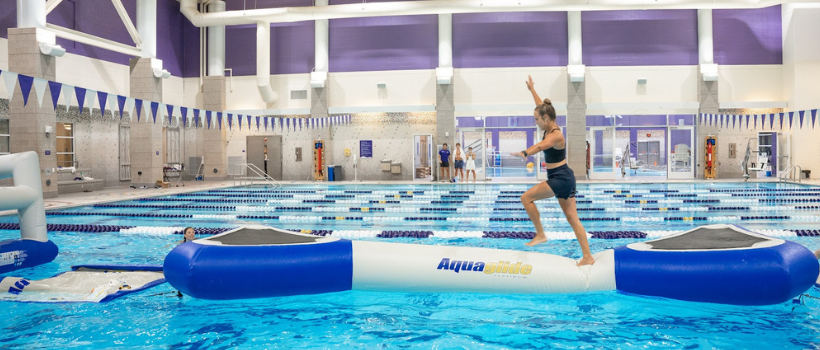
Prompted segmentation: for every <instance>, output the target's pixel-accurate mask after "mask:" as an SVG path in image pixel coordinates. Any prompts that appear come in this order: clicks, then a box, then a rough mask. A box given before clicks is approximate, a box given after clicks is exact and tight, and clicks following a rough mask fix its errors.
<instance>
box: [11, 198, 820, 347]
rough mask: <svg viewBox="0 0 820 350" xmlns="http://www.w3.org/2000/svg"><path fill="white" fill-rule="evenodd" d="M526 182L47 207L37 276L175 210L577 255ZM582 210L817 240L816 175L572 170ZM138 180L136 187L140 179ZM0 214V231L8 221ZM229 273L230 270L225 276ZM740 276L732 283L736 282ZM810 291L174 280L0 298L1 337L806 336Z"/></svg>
mask: <svg viewBox="0 0 820 350" xmlns="http://www.w3.org/2000/svg"><path fill="white" fill-rule="evenodd" d="M528 188H529V185H525V184H510V185H483V184H482V185H462V184H459V185H332V186H328V185H288V186H284V187H281V188H266V187H233V188H226V189H215V190H209V191H202V192H195V193H184V194H178V195H170V196H160V197H146V198H142V199H139V200H131V201H121V202H111V203H103V204H97V205H92V206H83V207H75V208H71V209H65V210H60V211H53V212H48V213H47V221H48V224H49V237H50V238H51V239H52V240H53V241H54V242H55V243H56V244H57V245H58V246H59V247H60V255H59V256H58V257H57V259H56V260H55V261H54V262H53V263H50V264H46V265H42V266H39V267H36V268H31V269H26V270H20V271H16V272H15V273H13V274H12V275H14V276H21V277H27V278H32V279H37V278H46V277H50V276H53V275H55V274H57V273H60V272H63V271H67V270H69V269H70V267H71V266H72V265H83V264H102V265H162V263H163V259H164V257H165V255H166V254H167V253H168V252H169V251H170V250H171V249H172V248H173V247H174V246H175V245H176V244H177V242H178V241H179V240H180V239H181V235H180V234H178V233H179V231H181V229H182V228H184V227H186V226H192V227H195V228H196V229H197V230H198V232H200V233H205V234H213V233H218V232H222V231H224V230H227V229H230V228H235V227H238V226H241V225H246V224H264V225H270V226H274V227H280V228H284V229H290V230H296V231H300V232H306V233H312V234H318V235H331V236H337V237H342V238H348V239H354V240H371V241H386V242H400V243H413V244H428V245H448V246H468V247H486V248H497V249H512V250H523V251H537V252H544V253H550V254H556V255H561V256H566V257H570V258H575V259H577V258H580V250H579V249H578V244H577V242H576V241H575V240H574V235H573V233H572V230H571V228H570V226H569V225H568V224H567V223H566V220H565V219H564V217H563V214H562V212H561V210H560V208H559V206H558V203H557V201H556V200H554V199H551V200H544V201H540V202H539V203H538V207H539V209H540V211H541V214H542V221H543V223H544V225H545V230H546V232H547V236H548V237H549V238H550V239H551V240H550V242H547V243H545V244H542V245H539V246H536V247H526V246H524V243H525V242H527V240H528V239H530V238H531V237H532V234H533V232H532V231H533V227H532V224H531V223H530V221H529V220H528V219H527V216H526V213H525V212H524V211H523V208H522V206H521V204H520V201H519V196H520V195H521V193H523V191H526V190H527V189H528ZM578 190H579V193H578V196H577V202H578V213H579V216H580V217H581V220H582V222H583V223H584V226H585V227H586V229H587V231H588V232H589V233H590V235H591V239H590V246H591V250H592V251H593V252H598V251H601V250H604V249H608V248H612V247H616V246H621V245H624V244H628V243H632V242H637V241H641V240H643V239H649V238H655V237H664V236H668V235H671V234H674V233H678V232H682V231H685V230H688V229H691V228H693V227H696V226H700V225H706V224H715V223H731V224H737V225H740V226H743V227H745V228H748V229H751V230H754V231H758V232H762V233H765V234H767V235H771V236H776V237H780V238H784V239H788V240H792V241H795V242H798V243H800V244H803V245H804V246H806V247H807V248H809V249H811V250H816V249H818V248H820V238H817V237H814V236H817V235H820V230H818V226H820V217H819V216H818V215H817V214H818V211H820V188H817V187H809V186H802V185H794V184H775V183H711V184H689V183H687V184H628V185H627V184H583V185H579V187H578ZM150 193H151V192H150V191H146V194H147V195H148V194H150ZM16 222H17V217H16V216H4V217H0V239H12V238H17V237H19V233H18V231H15V230H13V229H14V228H15V225H16ZM237 288H242V286H237ZM738 293H743V291H738ZM817 298H820V290H819V289H818V288H817V287H813V288H812V289H810V290H809V291H808V292H807V294H806V295H804V296H803V297H801V299H800V300H799V301H795V302H791V303H784V304H780V305H774V306H765V307H741V306H729V305H717V304H705V303H692V302H683V301H676V300H669V299H662V298H648V297H640V296H634V295H627V294H622V293H617V292H593V293H584V294H570V295H497V294H495V295H494V294H461V293H452V294H447V293H442V294H429V293H382V292H363V291H349V292H340V293H330V294H321V295H306V296H291V297H280V298H268V299H254V300H233V301H209V300H199V299H194V298H192V297H187V296H186V297H182V298H179V297H177V296H176V293H175V290H174V289H173V287H171V286H170V285H168V284H163V285H160V286H158V287H155V288H153V289H149V290H146V291H143V292H141V293H137V294H132V295H129V296H126V297H123V298H120V299H116V300H114V301H112V302H109V303H106V304H70V303H57V304H40V303H16V302H2V304H3V306H4V307H5V309H6V310H7V311H6V317H5V318H4V320H3V321H2V322H0V323H1V324H2V327H3V329H4V336H3V338H2V339H1V340H0V344H2V348H26V349H30V348H40V347H46V346H49V347H60V348H69V347H73V348H90V347H94V348H107V347H129V348H134V347H145V348H172V349H197V348H215V349H227V348H236V347H241V348H260V349H270V348H288V349H316V348H423V349H431V348H436V349H496V348H503V349H531V348H546V347H550V348H596V349H597V348H619V349H624V348H685V349H695V348H749V347H754V348H775V347H777V348H813V347H817V346H820V335H818V334H820V320H818V316H817V315H818V313H820V300H818V299H817Z"/></svg>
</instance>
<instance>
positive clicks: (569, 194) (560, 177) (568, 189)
mask: <svg viewBox="0 0 820 350" xmlns="http://www.w3.org/2000/svg"><path fill="white" fill-rule="evenodd" d="M547 185H549V186H550V188H551V189H552V192H553V193H555V197H557V198H563V199H569V198H575V173H574V172H572V169H570V168H569V167H568V166H567V165H566V164H564V165H562V166H559V167H557V168H554V169H547Z"/></svg>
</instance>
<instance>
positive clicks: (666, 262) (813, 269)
mask: <svg viewBox="0 0 820 350" xmlns="http://www.w3.org/2000/svg"><path fill="white" fill-rule="evenodd" d="M615 262H616V267H615V276H616V283H617V288H618V290H621V291H624V292H628V293H634V294H640V295H648V296H660V297H666V298H672V299H678V300H687V301H699V302H708V303H721V304H734V305H771V304H779V303H784V302H788V301H789V300H791V299H793V298H794V297H796V296H798V295H800V294H801V293H803V292H805V291H806V290H808V289H809V288H811V287H812V286H813V285H814V284H815V282H816V279H817V275H818V271H820V265H818V262H817V259H816V258H815V257H814V254H813V253H812V252H811V251H809V250H808V249H806V248H805V247H803V246H802V245H800V244H797V243H794V242H789V241H785V242H784V243H783V244H780V245H778V246H775V247H770V248H766V249H738V250H721V251H708V250H706V251H688V252H669V251H657V252H655V251H637V250H633V249H630V248H628V247H619V248H616V249H615Z"/></svg>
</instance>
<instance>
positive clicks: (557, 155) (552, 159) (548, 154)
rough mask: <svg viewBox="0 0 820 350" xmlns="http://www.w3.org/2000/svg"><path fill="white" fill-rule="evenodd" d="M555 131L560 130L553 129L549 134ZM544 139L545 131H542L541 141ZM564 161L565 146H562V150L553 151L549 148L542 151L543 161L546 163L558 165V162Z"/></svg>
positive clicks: (553, 149)
mask: <svg viewBox="0 0 820 350" xmlns="http://www.w3.org/2000/svg"><path fill="white" fill-rule="evenodd" d="M555 130H558V131H560V130H561V129H559V128H555V129H552V131H550V132H553V131H555ZM546 137H547V131H544V137H542V139H544V138H546ZM564 159H567V149H566V146H564V149H555V148H552V147H551V148H548V149H545V150H544V161H545V162H547V163H558V162H560V161H562V160H564Z"/></svg>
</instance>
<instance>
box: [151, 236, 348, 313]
mask: <svg viewBox="0 0 820 350" xmlns="http://www.w3.org/2000/svg"><path fill="white" fill-rule="evenodd" d="M352 255H353V251H352V245H351V242H350V241H348V240H338V241H334V242H329V243H323V244H294V245H282V246H275V245H258V246H225V245H209V244H199V243H194V242H188V243H183V244H180V245H179V246H177V247H176V248H174V249H173V250H172V251H171V252H170V253H168V255H167V256H166V257H165V263H164V264H163V271H164V273H165V279H166V280H167V281H168V283H170V284H171V285H172V286H173V287H174V288H176V289H179V291H180V292H182V293H183V294H187V295H190V296H193V297H195V298H201V299H217V300H219V299H221V300H225V299H249V298H264V297H274V296H287V295H299V294H319V293H330V292H339V291H345V290H350V288H351V284H352V277H353V258H352Z"/></svg>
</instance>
